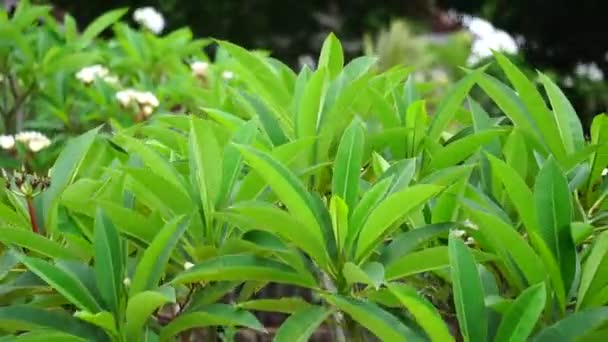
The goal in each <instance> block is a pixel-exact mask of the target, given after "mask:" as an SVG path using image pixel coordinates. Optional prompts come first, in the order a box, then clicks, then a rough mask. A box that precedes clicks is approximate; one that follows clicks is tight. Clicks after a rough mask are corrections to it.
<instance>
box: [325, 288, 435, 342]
mask: <svg viewBox="0 0 608 342" xmlns="http://www.w3.org/2000/svg"><path fill="white" fill-rule="evenodd" d="M323 298H325V300H326V301H327V302H329V303H330V304H332V305H335V306H336V307H338V308H339V309H340V310H342V311H344V312H345V313H346V314H348V315H349V316H350V317H351V318H352V319H353V320H355V321H356V322H357V323H359V324H361V325H362V326H363V327H365V328H366V329H367V330H369V331H370V332H371V333H373V334H374V335H376V336H377V337H378V338H379V339H380V340H381V341H408V342H413V341H424V339H423V338H422V337H421V336H419V335H418V334H417V333H415V332H414V331H413V330H412V329H410V328H409V327H408V326H406V325H405V324H403V323H402V322H401V321H400V320H399V319H398V318H397V317H395V316H393V315H392V314H391V313H389V312H387V311H385V310H384V309H382V308H381V307H379V306H378V305H376V304H374V303H372V302H368V301H364V300H360V299H354V298H347V297H342V296H339V295H323Z"/></svg>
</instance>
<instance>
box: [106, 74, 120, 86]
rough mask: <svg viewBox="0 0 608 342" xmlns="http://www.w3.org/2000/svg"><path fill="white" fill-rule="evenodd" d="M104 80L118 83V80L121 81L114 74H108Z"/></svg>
mask: <svg viewBox="0 0 608 342" xmlns="http://www.w3.org/2000/svg"><path fill="white" fill-rule="evenodd" d="M103 80H104V81H105V82H106V83H109V84H118V82H119V80H118V77H117V76H114V75H109V76H106V77H104V78H103Z"/></svg>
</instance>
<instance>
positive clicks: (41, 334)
mask: <svg viewBox="0 0 608 342" xmlns="http://www.w3.org/2000/svg"><path fill="white" fill-rule="evenodd" d="M1 341H3V342H4V339H1ZM6 341H7V342H8V341H11V342H12V341H19V342H87V340H86V339H84V338H81V337H78V336H74V335H70V334H66V333H63V332H58V331H52V330H46V329H42V330H36V331H32V332H29V333H26V334H21V335H19V336H18V337H14V339H13V337H12V336H11V339H7V340H6Z"/></svg>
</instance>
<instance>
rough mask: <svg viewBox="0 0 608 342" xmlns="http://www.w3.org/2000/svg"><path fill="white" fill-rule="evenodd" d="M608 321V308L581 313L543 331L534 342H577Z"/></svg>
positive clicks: (572, 315) (569, 316)
mask: <svg viewBox="0 0 608 342" xmlns="http://www.w3.org/2000/svg"><path fill="white" fill-rule="evenodd" d="M607 320H608V308H605V307H602V308H596V309H589V310H585V311H579V312H576V313H574V314H571V315H568V316H567V317H566V318H564V319H562V320H561V321H558V322H557V323H555V324H553V325H551V326H549V327H547V328H545V329H543V330H542V331H541V332H540V333H539V334H538V335H536V336H535V337H534V339H533V341H534V342H554V341H576V340H577V339H578V338H580V337H583V336H585V335H586V334H587V333H590V332H592V331H594V330H595V329H597V328H599V327H600V326H602V324H604V323H605V322H606V321H607Z"/></svg>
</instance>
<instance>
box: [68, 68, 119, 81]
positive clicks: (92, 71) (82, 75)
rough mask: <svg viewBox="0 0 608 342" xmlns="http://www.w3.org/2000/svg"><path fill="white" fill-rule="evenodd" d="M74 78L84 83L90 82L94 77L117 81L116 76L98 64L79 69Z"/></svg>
mask: <svg viewBox="0 0 608 342" xmlns="http://www.w3.org/2000/svg"><path fill="white" fill-rule="evenodd" d="M76 78H77V79H79V80H80V81H81V82H82V83H84V84H91V83H93V81H94V80H95V79H96V78H101V79H103V80H104V81H106V82H108V83H113V84H115V83H118V77H116V76H113V75H110V71H109V70H108V69H107V68H106V67H104V66H103V65H100V64H95V65H91V66H88V67H84V68H82V69H80V70H79V71H78V72H77V73H76Z"/></svg>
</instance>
